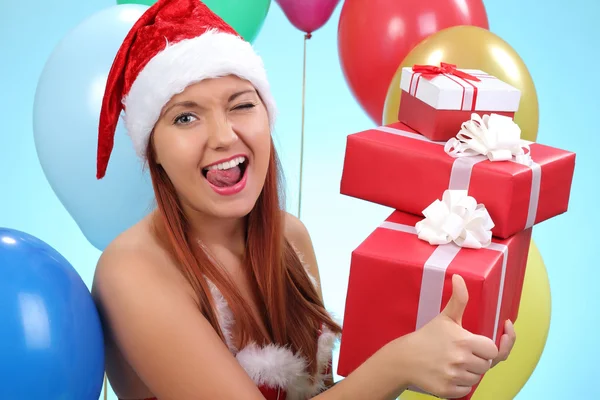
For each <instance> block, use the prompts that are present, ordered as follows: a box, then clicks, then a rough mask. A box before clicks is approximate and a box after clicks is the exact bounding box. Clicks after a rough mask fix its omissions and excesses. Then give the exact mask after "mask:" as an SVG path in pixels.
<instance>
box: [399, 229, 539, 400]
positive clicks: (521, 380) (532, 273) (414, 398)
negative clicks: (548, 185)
mask: <svg viewBox="0 0 600 400" xmlns="http://www.w3.org/2000/svg"><path fill="white" fill-rule="evenodd" d="M550 312H551V298H550V283H549V282H548V274H547V272H546V267H545V266H544V261H543V260H542V256H541V254H540V252H539V250H538V248H537V246H536V245H535V243H534V242H533V241H531V246H530V249H529V257H528V259H527V270H526V272H525V281H524V282H523V294H522V296H521V304H520V306H519V316H518V318H517V321H516V322H515V332H516V333H517V341H516V342H515V346H514V347H513V349H512V351H511V353H510V355H509V357H508V360H506V361H504V362H501V363H499V364H498V365H496V366H495V367H494V368H492V369H491V370H490V371H489V372H488V373H487V374H485V375H484V377H483V379H482V380H481V383H480V384H479V386H478V387H477V389H476V390H475V393H474V394H473V397H471V400H489V399H494V400H512V399H514V398H515V396H516V395H517V393H519V391H520V390H521V389H522V388H523V386H525V383H526V382H527V380H528V379H529V377H530V376H531V374H532V373H533V370H534V369H535V367H536V366H537V363H538V361H539V360H540V357H541V356H542V352H543V351H544V346H545V345H546V339H547V338H548V330H549V329H550ZM399 399H401V400H430V399H437V398H436V397H433V396H429V395H425V394H421V393H416V392H411V391H406V392H404V393H402V395H401V396H400V397H399Z"/></svg>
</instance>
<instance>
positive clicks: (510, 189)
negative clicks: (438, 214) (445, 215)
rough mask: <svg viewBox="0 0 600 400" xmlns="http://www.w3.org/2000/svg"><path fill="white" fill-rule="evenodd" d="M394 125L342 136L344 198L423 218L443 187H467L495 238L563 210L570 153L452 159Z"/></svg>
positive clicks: (543, 150) (546, 149) (544, 150)
mask: <svg viewBox="0 0 600 400" xmlns="http://www.w3.org/2000/svg"><path fill="white" fill-rule="evenodd" d="M445 144H446V143H445V142H434V141H431V140H429V139H427V138H426V137H424V136H423V135H420V134H418V133H417V132H415V131H414V130H412V129H410V128H409V127H408V126H406V125H404V124H402V123H400V122H397V123H395V124H391V125H386V126H380V127H377V128H374V129H369V130H366V131H363V132H359V133H355V134H351V135H349V136H348V137H347V143H346V153H345V159H344V167H343V171H342V179H341V188H340V191H341V193H342V194H345V195H348V196H351V197H355V198H359V199H362V200H367V201H371V202H373V203H377V204H381V205H384V206H388V207H391V208H393V209H396V210H402V211H404V212H408V213H411V214H416V215H421V213H422V212H423V210H424V209H425V208H426V207H427V206H428V205H429V204H431V202H432V201H434V200H435V199H437V198H439V197H441V195H442V193H443V192H444V191H445V190H447V189H461V190H468V194H469V196H472V197H474V198H475V199H477V201H478V202H479V203H483V204H484V205H485V207H486V208H487V210H488V212H489V214H490V216H491V218H492V220H493V222H494V224H495V226H494V228H493V229H492V233H493V234H494V236H497V237H499V238H503V239H506V238H508V237H510V236H512V235H514V234H515V233H517V232H519V231H522V230H524V229H527V228H531V227H532V226H533V225H534V224H538V223H540V222H542V221H545V220H547V219H549V218H552V217H555V216H557V215H559V214H562V213H564V212H566V211H567V208H568V204H569V198H570V193H571V183H572V179H573V172H574V169H575V153H572V152H569V151H565V150H561V149H557V148H554V147H550V146H546V145H543V144H539V143H531V144H530V145H529V155H530V156H531V160H532V162H531V163H530V164H529V165H527V164H522V163H520V162H516V161H514V160H510V161H490V160H489V159H488V158H487V157H485V156H482V155H476V156H467V157H457V158H455V157H453V156H451V155H449V154H448V153H447V152H446V151H445V146H444V145H445Z"/></svg>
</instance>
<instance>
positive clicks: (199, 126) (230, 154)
mask: <svg viewBox="0 0 600 400" xmlns="http://www.w3.org/2000/svg"><path fill="white" fill-rule="evenodd" d="M153 145H154V147H155V154H156V162H157V163H158V164H160V165H161V166H162V167H163V169H164V170H165V172H166V173H167V175H168V176H169V178H170V180H171V182H172V183H173V185H174V187H175V190H176V191H177V193H178V195H179V197H180V199H181V202H182V203H183V205H184V206H187V207H190V208H192V209H194V210H196V211H198V212H201V213H205V214H209V215H212V216H216V217H221V218H239V217H243V216H245V215H247V214H248V213H249V212H250V211H251V210H252V208H253V207H254V204H255V203H256V200H257V199H258V196H259V195H260V192H261V191H262V187H263V184H264V181H265V176H266V173H267V167H268V163H269V157H270V151H271V132H270V129H269V118H268V115H267V110H266V107H265V106H264V104H263V103H262V101H261V99H260V97H259V96H258V94H257V92H256V90H255V88H254V86H252V84H250V83H249V82H248V81H245V80H243V79H240V78H238V77H235V76H227V77H222V78H216V79H208V80H204V81H201V82H199V83H197V84H194V85H191V86H189V87H188V88H187V89H186V90H185V91H183V92H182V93H180V94H178V95H176V96H174V97H173V98H172V99H171V101H170V102H169V103H168V104H166V105H165V107H164V108H163V112H162V114H161V117H160V118H159V120H158V122H157V123H156V126H155V129H154V134H153Z"/></svg>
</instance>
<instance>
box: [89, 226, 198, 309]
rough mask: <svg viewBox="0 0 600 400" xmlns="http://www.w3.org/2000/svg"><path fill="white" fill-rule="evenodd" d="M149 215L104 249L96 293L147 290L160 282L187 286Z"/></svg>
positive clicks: (97, 267) (97, 294)
mask: <svg viewBox="0 0 600 400" xmlns="http://www.w3.org/2000/svg"><path fill="white" fill-rule="evenodd" d="M150 224H151V222H150V219H149V218H145V219H143V220H142V221H140V222H139V223H137V224H136V225H134V226H132V227H131V228H129V229H128V230H126V231H124V232H123V233H121V234H120V235H119V236H118V237H117V238H115V239H114V240H113V241H112V242H111V243H110V244H109V245H108V246H107V247H106V249H105V250H104V251H103V252H102V255H101V256H100V259H99V260H98V264H97V265H96V271H95V276H94V285H93V292H94V295H95V296H100V298H105V297H107V295H108V294H109V293H110V292H114V291H122V290H127V291H131V292H134V293H137V292H143V291H145V288H148V287H154V286H155V285H160V286H161V287H165V286H168V285H178V286H179V285H186V283H185V280H184V279H183V276H182V275H181V274H180V273H179V272H178V270H177V268H176V265H175V263H174V261H173V260H172V258H171V257H170V255H169V253H168V251H166V249H164V248H163V246H162V245H161V244H160V243H159V242H158V240H156V238H155V236H154V235H153V234H152V231H151V225H150Z"/></svg>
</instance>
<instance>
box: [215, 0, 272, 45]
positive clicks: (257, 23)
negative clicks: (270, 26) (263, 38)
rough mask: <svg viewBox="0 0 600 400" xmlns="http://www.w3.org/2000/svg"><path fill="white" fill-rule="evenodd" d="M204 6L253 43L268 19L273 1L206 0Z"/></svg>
mask: <svg viewBox="0 0 600 400" xmlns="http://www.w3.org/2000/svg"><path fill="white" fill-rule="evenodd" d="M204 4H206V5H207V6H208V8H210V9H211V10H212V11H213V12H214V13H215V14H217V15H218V16H219V17H221V18H223V20H224V21H225V22H227V23H228V24H229V25H231V27H232V28H233V29H235V30H236V32H237V33H238V34H240V35H241V36H242V37H243V38H244V39H246V40H247V41H249V42H251V43H252V42H253V41H254V39H256V37H257V36H258V33H259V32H260V29H261V28H262V26H263V22H264V21H265V18H266V17H267V14H268V12H269V7H270V6H271V0H204Z"/></svg>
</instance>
